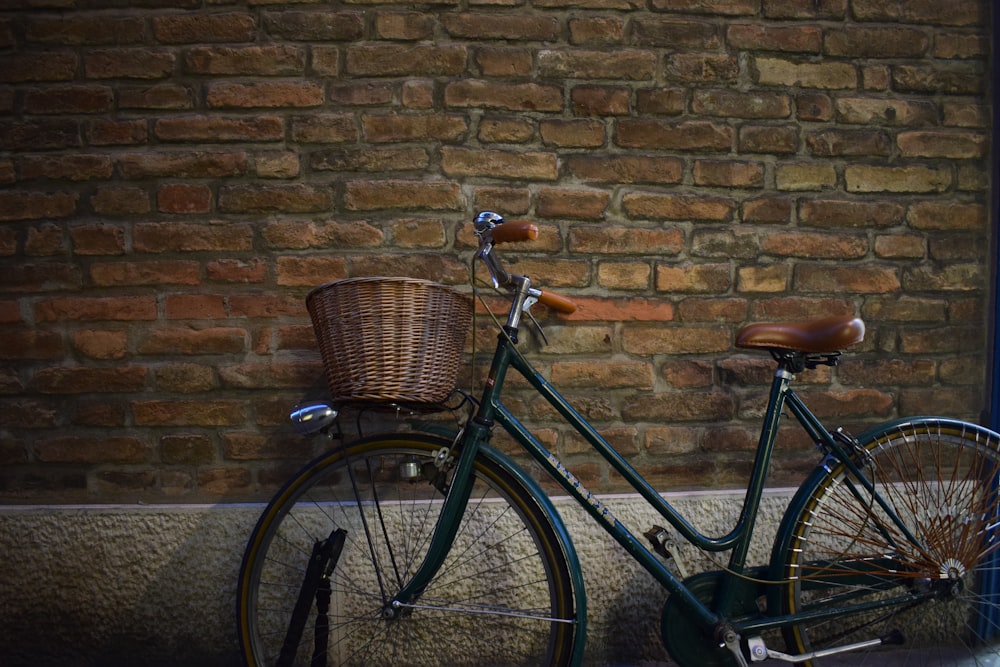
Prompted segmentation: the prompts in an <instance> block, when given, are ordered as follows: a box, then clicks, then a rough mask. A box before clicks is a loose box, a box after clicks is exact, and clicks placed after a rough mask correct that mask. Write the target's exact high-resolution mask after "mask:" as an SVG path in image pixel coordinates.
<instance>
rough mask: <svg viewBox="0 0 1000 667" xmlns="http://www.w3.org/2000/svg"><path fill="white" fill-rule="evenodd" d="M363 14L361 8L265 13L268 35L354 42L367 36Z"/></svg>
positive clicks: (265, 25) (320, 40)
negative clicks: (352, 9) (365, 34)
mask: <svg viewBox="0 0 1000 667" xmlns="http://www.w3.org/2000/svg"><path fill="white" fill-rule="evenodd" d="M364 17H365V15H364V14H363V13H362V12H358V11H326V10H323V11H292V10H285V11H280V12H277V11H276V12H265V14H264V27H265V29H266V30H267V32H268V34H270V35H273V36H278V37H283V38H285V39H292V40H303V41H309V42H326V41H343V42H353V41H356V40H360V39H361V38H362V37H363V36H364Z"/></svg>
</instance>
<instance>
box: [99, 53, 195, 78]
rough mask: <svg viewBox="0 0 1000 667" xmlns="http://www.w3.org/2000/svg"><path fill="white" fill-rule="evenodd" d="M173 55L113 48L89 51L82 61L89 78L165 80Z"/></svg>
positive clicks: (172, 66) (172, 65)
mask: <svg viewBox="0 0 1000 667" xmlns="http://www.w3.org/2000/svg"><path fill="white" fill-rule="evenodd" d="M175 60H176V56H175V55H174V54H173V53H172V52H170V51H165V50H162V49H140V48H116V49H99V50H93V51H89V52H87V53H86V54H85V55H84V58H83V69H84V73H85V74H86V76H87V78H88V79H164V78H166V77H168V76H170V75H171V74H173V71H174V65H175Z"/></svg>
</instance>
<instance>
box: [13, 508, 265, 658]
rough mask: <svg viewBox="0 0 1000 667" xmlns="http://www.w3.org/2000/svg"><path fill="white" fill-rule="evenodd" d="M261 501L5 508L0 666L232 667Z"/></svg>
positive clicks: (237, 653) (236, 650)
mask: <svg viewBox="0 0 1000 667" xmlns="http://www.w3.org/2000/svg"><path fill="white" fill-rule="evenodd" d="M259 511H260V508H259V507H255V506H226V507H224V508H206V507H191V506H183V507H181V506H177V507H159V508H143V507H135V508H121V507H118V508H113V509H108V508H87V509H72V510H67V509H65V508H56V509H53V508H44V509H17V508H11V509H7V510H5V511H3V512H0V552H2V553H3V559H2V566H3V575H2V579H0V599H3V605H0V664H3V665H5V666H7V667H29V666H30V667H42V666H47V665H53V666H55V665H59V666H60V667H64V666H65V665H69V664H72V665H77V666H81V667H87V666H93V667H98V666H100V667H117V666H119V665H120V666H122V667H125V666H129V667H133V666H135V665H143V666H144V667H149V666H158V665H163V666H164V667H166V666H168V665H169V666H171V667H175V666H176V665H185V666H199V665H206V666H208V665H211V666H212V667H227V666H229V665H233V666H234V667H235V666H237V665H240V664H241V660H240V657H239V650H238V644H237V639H236V620H235V619H236V611H235V598H236V595H235V588H236V580H237V575H238V571H239V565H240V559H241V557H242V552H243V547H244V545H245V542H246V539H247V536H248V535H249V534H250V531H251V529H252V527H253V523H254V521H255V520H256V515H257V514H258V513H259Z"/></svg>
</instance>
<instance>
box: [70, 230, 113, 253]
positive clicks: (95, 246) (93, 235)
mask: <svg viewBox="0 0 1000 667" xmlns="http://www.w3.org/2000/svg"><path fill="white" fill-rule="evenodd" d="M69 235H70V240H71V241H72V243H73V253H74V254H77V255H122V254H124V253H125V232H124V230H122V228H121V227H119V226H117V225H109V224H106V223H95V224H87V225H81V226H74V227H71V228H70V230H69Z"/></svg>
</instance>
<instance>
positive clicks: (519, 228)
mask: <svg viewBox="0 0 1000 667" xmlns="http://www.w3.org/2000/svg"><path fill="white" fill-rule="evenodd" d="M537 238H538V226H537V225H536V224H534V223H532V222H505V223H503V224H502V225H497V226H496V227H494V228H493V242H494V243H511V242H514V241H534V240H535V239H537Z"/></svg>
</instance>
